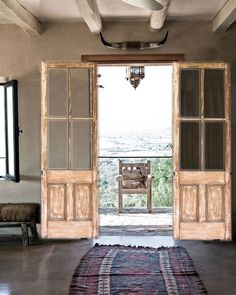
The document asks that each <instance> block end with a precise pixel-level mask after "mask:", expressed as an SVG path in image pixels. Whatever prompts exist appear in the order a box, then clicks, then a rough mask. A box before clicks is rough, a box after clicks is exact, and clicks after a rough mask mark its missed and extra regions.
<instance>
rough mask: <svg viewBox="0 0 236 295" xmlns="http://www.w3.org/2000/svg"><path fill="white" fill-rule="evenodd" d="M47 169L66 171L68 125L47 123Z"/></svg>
mask: <svg viewBox="0 0 236 295" xmlns="http://www.w3.org/2000/svg"><path fill="white" fill-rule="evenodd" d="M47 159H48V169H68V123H67V121H66V120H60V121H59V120H54V121H53V120H50V121H48V156H47Z"/></svg>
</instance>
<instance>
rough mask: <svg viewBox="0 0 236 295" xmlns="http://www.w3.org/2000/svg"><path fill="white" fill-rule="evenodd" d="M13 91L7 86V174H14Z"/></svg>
mask: <svg viewBox="0 0 236 295" xmlns="http://www.w3.org/2000/svg"><path fill="white" fill-rule="evenodd" d="M13 122H14V120H13V91H12V86H8V87H7V147H8V174H10V175H14V174H15V169H14V160H15V159H14V156H15V155H14V127H13Z"/></svg>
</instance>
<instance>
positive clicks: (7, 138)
mask: <svg viewBox="0 0 236 295" xmlns="http://www.w3.org/2000/svg"><path fill="white" fill-rule="evenodd" d="M17 100H18V99H17V81H16V80H13V81H9V82H6V83H0V180H11V181H15V182H19V181H20V177H19V140H18V136H19V127H18V106H17Z"/></svg>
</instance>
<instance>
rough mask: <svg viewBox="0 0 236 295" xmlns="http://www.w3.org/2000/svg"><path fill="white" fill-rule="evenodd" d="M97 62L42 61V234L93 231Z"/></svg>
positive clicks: (54, 235) (79, 234) (87, 234)
mask: <svg viewBox="0 0 236 295" xmlns="http://www.w3.org/2000/svg"><path fill="white" fill-rule="evenodd" d="M96 78H97V74H96V67H95V65H94V64H89V63H75V62H68V63H67V62H44V63H43V64H42V115H41V117H42V124H41V132H42V153H41V155H42V196H41V200H42V216H41V221H42V227H41V229H42V237H44V238H69V239H70V238H82V237H83V238H92V237H96V236H97V235H98V191H97V134H96V132H97V102H96Z"/></svg>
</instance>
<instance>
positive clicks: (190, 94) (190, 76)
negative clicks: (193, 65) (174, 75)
mask: <svg viewBox="0 0 236 295" xmlns="http://www.w3.org/2000/svg"><path fill="white" fill-rule="evenodd" d="M199 77H200V72H199V70H181V71H180V85H181V87H180V115H181V117H199V113H200V102H199V88H200V87H199V83H200V78H199Z"/></svg>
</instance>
